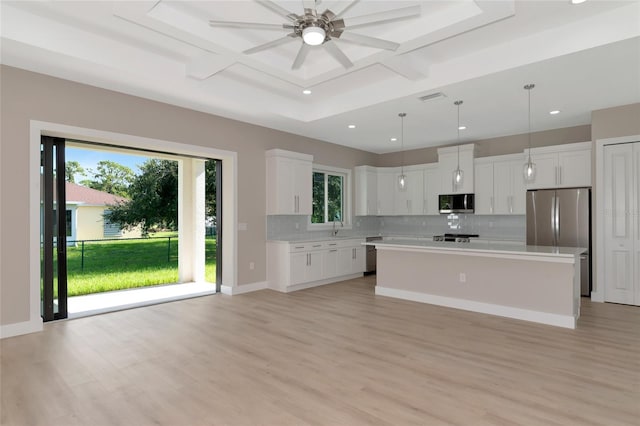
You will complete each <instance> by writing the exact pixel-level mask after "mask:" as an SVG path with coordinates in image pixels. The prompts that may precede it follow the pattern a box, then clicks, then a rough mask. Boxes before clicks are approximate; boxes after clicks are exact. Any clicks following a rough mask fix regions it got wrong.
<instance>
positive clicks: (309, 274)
mask: <svg viewBox="0 0 640 426" xmlns="http://www.w3.org/2000/svg"><path fill="white" fill-rule="evenodd" d="M322 272H323V271H322V253H320V252H301V253H291V284H292V285H295V284H301V283H306V282H308V281H316V280H319V279H321V278H322Z"/></svg>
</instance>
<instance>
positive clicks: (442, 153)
mask: <svg viewBox="0 0 640 426" xmlns="http://www.w3.org/2000/svg"><path fill="white" fill-rule="evenodd" d="M458 148H459V151H458ZM474 148H475V145H474V144H466V145H460V146H459V147H458V146H449V147H446V148H438V168H439V169H440V193H441V194H457V193H459V194H471V193H473V189H474V186H473V180H474V172H473V153H474ZM458 153H459V155H458ZM458 157H459V159H460V162H459V163H460V169H462V172H463V173H464V179H463V181H462V185H459V186H456V185H454V184H453V171H454V170H456V168H457V167H458Z"/></svg>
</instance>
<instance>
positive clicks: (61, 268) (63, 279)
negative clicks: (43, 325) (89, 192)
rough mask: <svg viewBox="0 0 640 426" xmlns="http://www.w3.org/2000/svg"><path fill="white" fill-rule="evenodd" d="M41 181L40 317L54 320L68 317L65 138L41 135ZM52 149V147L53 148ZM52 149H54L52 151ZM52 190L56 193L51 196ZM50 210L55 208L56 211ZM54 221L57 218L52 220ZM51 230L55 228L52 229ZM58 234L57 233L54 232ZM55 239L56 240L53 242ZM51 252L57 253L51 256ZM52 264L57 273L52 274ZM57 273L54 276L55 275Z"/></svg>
mask: <svg viewBox="0 0 640 426" xmlns="http://www.w3.org/2000/svg"><path fill="white" fill-rule="evenodd" d="M40 145H41V147H42V152H41V160H40V163H41V165H42V169H43V173H42V175H43V176H42V182H43V185H44V188H43V191H42V200H41V202H42V216H41V218H42V224H41V228H40V229H41V233H42V235H41V238H42V241H43V252H42V265H43V269H44V270H43V271H41V274H42V275H41V276H42V294H41V300H42V311H41V315H42V319H43V321H45V322H46V321H53V320H58V319H64V318H67V226H66V225H67V198H66V190H65V186H66V176H65V173H66V169H65V140H64V139H63V138H56V137H50V136H44V135H43V136H42V137H41V138H40ZM54 150H55V151H54ZM54 152H55V153H54ZM61 171H62V173H60V172H61ZM54 194H55V197H54ZM53 212H56V213H55V215H54V213H53ZM54 221H55V222H57V223H55V224H54ZM54 230H55V231H56V232H55V233H54ZM56 234H57V235H56ZM54 241H55V243H54ZM54 253H56V256H55V259H56V260H54ZM54 264H56V265H57V268H56V269H57V273H56V274H54V267H53V266H54ZM55 275H57V277H56V276H55ZM55 278H57V279H58V280H57V287H58V288H57V290H58V298H57V300H58V312H55V309H54V304H55V300H56V299H55V298H54V292H55V290H56V289H55V287H56V286H55V285H54V282H55Z"/></svg>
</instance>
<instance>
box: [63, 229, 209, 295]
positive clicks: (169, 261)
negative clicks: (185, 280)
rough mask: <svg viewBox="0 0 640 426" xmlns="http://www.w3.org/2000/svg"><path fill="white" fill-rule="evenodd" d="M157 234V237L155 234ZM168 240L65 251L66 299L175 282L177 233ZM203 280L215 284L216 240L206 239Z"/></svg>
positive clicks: (94, 245)
mask: <svg viewBox="0 0 640 426" xmlns="http://www.w3.org/2000/svg"><path fill="white" fill-rule="evenodd" d="M158 234H160V233H158ZM158 234H154V235H152V236H154V237H155V236H162V237H167V236H171V237H172V238H171V242H170V243H169V240H168V239H167V238H159V239H153V238H150V239H142V240H123V241H104V242H91V243H89V242H86V243H85V245H84V267H83V265H82V257H83V256H82V246H81V244H80V243H78V245H77V246H76V247H73V246H70V247H68V249H67V288H68V294H69V297H72V296H80V295H83V294H91V293H99V292H103V291H112V290H122V289H127V288H136V287H144V286H151V285H158V284H168V283H176V282H178V238H177V233H162V234H161V235H158ZM205 244H206V247H205V256H206V261H205V279H206V280H207V281H208V282H212V283H215V282H216V239H215V237H207V238H206V239H205Z"/></svg>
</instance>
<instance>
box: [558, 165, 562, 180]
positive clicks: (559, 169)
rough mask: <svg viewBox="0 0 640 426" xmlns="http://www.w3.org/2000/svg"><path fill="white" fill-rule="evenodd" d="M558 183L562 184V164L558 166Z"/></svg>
mask: <svg viewBox="0 0 640 426" xmlns="http://www.w3.org/2000/svg"><path fill="white" fill-rule="evenodd" d="M558 185H562V166H558Z"/></svg>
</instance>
